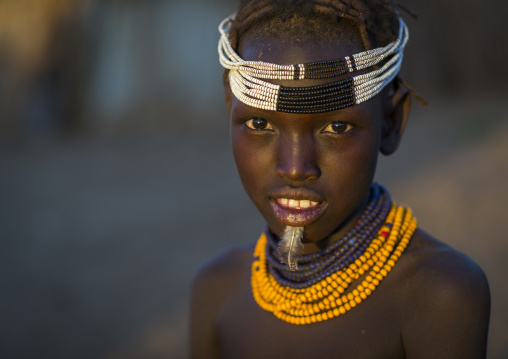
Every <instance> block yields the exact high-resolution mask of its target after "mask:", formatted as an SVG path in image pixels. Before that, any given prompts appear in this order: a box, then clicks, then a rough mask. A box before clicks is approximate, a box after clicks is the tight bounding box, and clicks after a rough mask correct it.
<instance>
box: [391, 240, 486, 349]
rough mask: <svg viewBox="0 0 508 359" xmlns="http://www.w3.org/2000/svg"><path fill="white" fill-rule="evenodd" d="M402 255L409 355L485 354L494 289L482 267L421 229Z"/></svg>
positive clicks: (405, 338) (405, 334)
mask: <svg viewBox="0 0 508 359" xmlns="http://www.w3.org/2000/svg"><path fill="white" fill-rule="evenodd" d="M402 258H404V260H403V261H401V264H402V266H401V267H402V268H401V269H403V273H402V276H403V278H404V279H403V280H402V281H401V282H402V283H404V284H403V287H404V296H406V298H405V299H404V300H403V303H404V304H403V306H405V309H406V313H409V314H408V315H407V317H406V318H405V325H404V327H403V333H402V338H403V341H404V346H405V348H406V350H407V351H408V352H407V354H408V355H407V356H408V357H414V358H420V357H422V358H423V357H439V358H444V357H446V358H484V357H485V351H486V343H487V333H488V325H489V317H490V291H489V285H488V281H487V278H486V276H485V274H484V272H483V270H482V269H481V268H480V267H479V266H478V265H477V264H476V263H475V262H474V261H473V260H472V259H471V258H469V257H468V256H466V255H465V254H463V253H461V252H459V251H457V250H455V249H453V248H452V247H450V246H448V245H446V244H445V243H443V242H441V241H439V240H437V239H435V238H433V237H431V236H430V235H428V234H427V233H425V232H423V231H421V230H418V231H417V232H416V233H415V235H414V237H413V239H412V241H411V244H410V246H409V247H408V249H407V251H406V253H405V254H404V256H403V257H401V259H402ZM409 354H412V355H409Z"/></svg>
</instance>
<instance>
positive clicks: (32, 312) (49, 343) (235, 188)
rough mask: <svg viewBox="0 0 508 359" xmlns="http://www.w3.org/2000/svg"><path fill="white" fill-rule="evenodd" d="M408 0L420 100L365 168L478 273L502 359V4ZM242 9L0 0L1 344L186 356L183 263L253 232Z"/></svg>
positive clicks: (409, 65)
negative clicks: (374, 170) (221, 60)
mask: <svg viewBox="0 0 508 359" xmlns="http://www.w3.org/2000/svg"><path fill="white" fill-rule="evenodd" d="M403 4H404V5H405V6H407V7H408V8H410V9H411V10H413V11H415V12H417V13H418V14H419V21H415V20H413V19H411V18H410V17H408V16H406V22H407V23H408V26H409V28H410V32H411V40H410V42H409V44H408V46H407V51H406V57H405V60H404V61H405V62H404V66H403V71H402V75H403V77H404V79H405V80H406V81H407V82H408V83H410V84H411V85H412V86H413V87H414V88H415V89H416V90H417V92H418V93H419V94H421V95H422V96H423V97H425V98H426V99H427V100H428V101H429V102H430V104H431V106H430V107H428V108H424V107H422V106H420V105H419V104H418V103H417V102H416V101H415V102H414V103H413V110H412V114H411V119H410V123H409V125H408V128H407V131H406V135H405V136H406V137H405V138H404V140H403V143H402V145H401V147H400V149H399V151H398V152H397V153H396V154H395V155H393V156H390V157H388V158H382V159H381V160H380V164H379V169H378V175H377V179H378V180H379V181H380V182H382V183H384V184H385V185H386V186H387V187H388V188H390V190H391V192H392V196H393V197H394V198H396V199H397V200H398V201H399V202H402V203H405V204H409V205H410V206H411V207H412V208H413V210H414V212H415V213H416V216H417V217H418V219H419V222H420V224H421V226H422V227H423V228H425V229H426V230H427V231H428V232H430V233H431V234H433V235H434V236H436V237H438V238H440V239H441V240H444V241H445V242H447V243H449V244H451V245H452V246H454V247H456V248H458V249H459V250H461V251H463V252H465V253H466V254H468V255H469V256H470V257H472V258H473V259H474V260H475V261H476V262H478V263H479V264H480V265H481V266H482V268H483V269H484V270H485V272H486V273H487V276H488V278H489V281H490V285H491V291H492V317H491V331H490V339H489V340H490V342H489V358H492V359H501V358H507V357H508V287H507V285H506V275H507V274H508V261H507V256H508V243H507V240H506V238H507V235H506V221H507V220H508V210H507V209H506V203H507V202H508V185H507V183H508V141H507V140H508V122H507V121H506V120H507V119H508V118H507V116H508V114H507V113H508V112H507V105H506V103H507V99H508V96H507V95H508V90H507V86H506V83H507V81H508V67H507V66H506V64H507V63H508V47H507V46H506V45H507V43H506V36H507V35H508V26H507V23H506V18H508V3H507V2H501V1H496V0H460V1H459V0H426V1H423V0H405V1H404V2H403ZM235 7H236V1H232V0H228V1H226V0H222V1H217V0H215V1H212V0H190V1H182V0H179V1H178V0H166V1H163V0H149V1H146V0H145V1H141V0H74V1H67V0H0V238H1V241H2V242H1V245H2V249H1V250H0V318H1V320H0V323H1V324H0V357H2V358H35V357H37V358H76V359H79V358H107V359H114V358H185V357H186V353H187V347H186V345H187V344H186V332H187V318H188V299H189V288H190V283H191V279H192V277H193V274H194V273H195V271H196V270H197V268H198V266H199V265H200V263H202V262H203V261H204V260H205V259H206V258H208V257H210V256H211V255H213V254H214V253H216V252H218V251H220V250H221V248H224V247H226V246H228V245H230V244H235V243H245V242H251V241H253V240H255V239H257V236H258V234H259V233H260V231H261V230H262V228H263V220H262V219H261V217H260V215H258V213H257V212H256V210H255V208H254V207H253V205H251V203H250V202H249V200H248V198H247V196H246V195H245V194H244V193H243V189H242V188H241V185H240V182H239V180H238V177H237V174H236V171H235V168H234V164H233V160H232V156H231V154H230V148H229V138H228V121H227V115H226V111H225V108H224V105H223V101H222V96H223V95H222V86H221V81H222V70H221V68H220V66H219V64H218V59H217V54H216V46H217V40H218V33H217V30H216V28H217V25H218V23H219V22H220V20H221V19H222V18H224V17H225V16H227V15H229V14H230V13H232V12H234V10H235ZM471 330H474V328H472V329H471Z"/></svg>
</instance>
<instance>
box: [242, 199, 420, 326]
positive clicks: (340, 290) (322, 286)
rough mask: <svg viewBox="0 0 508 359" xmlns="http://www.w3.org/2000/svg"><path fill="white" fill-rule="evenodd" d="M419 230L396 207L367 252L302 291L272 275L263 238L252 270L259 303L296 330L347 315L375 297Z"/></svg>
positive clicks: (301, 287)
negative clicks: (368, 298)
mask: <svg viewBox="0 0 508 359" xmlns="http://www.w3.org/2000/svg"><path fill="white" fill-rule="evenodd" d="M416 227H417V223H416V219H415V218H414V217H413V216H412V212H411V210H410V209H408V208H405V207H403V206H397V205H394V204H391V209H390V210H389V213H388V214H387V215H386V219H385V220H384V223H383V225H382V226H381V228H379V229H378V230H377V234H376V235H375V236H372V237H371V240H370V241H367V242H366V248H365V249H364V250H363V252H362V253H361V254H360V255H358V256H356V257H355V259H354V260H349V261H348V263H349V264H348V265H347V266H340V267H337V268H334V269H333V270H335V269H336V270H335V271H333V270H330V269H328V272H327V273H328V274H327V275H325V276H321V275H319V280H318V281H316V280H311V282H305V283H304V284H303V285H301V284H299V285H298V286H294V285H288V284H287V282H288V279H284V280H283V281H281V278H276V277H275V276H274V275H273V273H274V272H273V271H272V270H271V269H270V268H271V267H272V265H271V261H270V262H269V261H268V260H267V247H268V246H269V245H268V239H267V236H266V235H265V234H262V235H261V237H260V238H259V240H258V242H257V245H256V248H255V251H254V257H255V260H254V262H253V264H252V276H251V285H252V293H253V295H254V299H255V300H256V302H257V303H258V305H259V306H260V307H261V308H263V309H265V310H267V311H269V312H272V313H273V314H274V315H275V316H276V317H277V318H279V319H282V320H284V321H286V322H288V323H291V324H297V325H303V324H311V323H315V322H321V321H324V320H328V319H331V318H334V317H337V316H339V315H341V314H345V313H346V312H347V311H349V310H351V309H352V308H354V307H356V306H357V305H358V304H360V303H361V302H362V301H363V300H365V299H366V298H367V297H368V296H369V295H370V294H372V292H373V291H374V290H375V289H376V288H377V286H378V285H379V284H380V283H381V281H382V280H383V279H384V278H385V277H386V276H387V275H388V273H389V272H390V271H391V270H392V268H393V266H394V265H395V264H396V262H397V260H398V259H399V258H400V256H401V255H402V253H403V252H404V250H405V249H406V247H407V245H408V243H409V241H410V239H411V237H412V235H413V233H414V231H415V230H416ZM268 253H269V252H268ZM339 268H340V269H339ZM325 271H326V270H325ZM314 277H316V276H315V275H314ZM356 280H361V281H358V282H357V283H359V284H358V285H357V286H356V288H354V289H352V288H350V287H351V286H352V284H353V283H355V281H356ZM281 283H283V284H281Z"/></svg>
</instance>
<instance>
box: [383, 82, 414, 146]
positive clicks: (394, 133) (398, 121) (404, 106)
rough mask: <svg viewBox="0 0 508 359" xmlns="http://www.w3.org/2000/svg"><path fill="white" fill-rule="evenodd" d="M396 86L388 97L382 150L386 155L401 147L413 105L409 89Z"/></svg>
mask: <svg viewBox="0 0 508 359" xmlns="http://www.w3.org/2000/svg"><path fill="white" fill-rule="evenodd" d="M395 86H396V88H395V92H394V94H393V95H391V96H389V98H388V105H387V111H386V115H385V118H384V123H383V132H382V135H381V146H380V151H381V153H382V154H384V155H391V154H392V153H393V152H395V150H397V148H398V147H399V143H400V140H401V138H402V134H403V133H404V128H405V127H406V122H407V119H408V116H409V109H410V107H411V98H410V96H409V90H408V89H407V88H406V87H404V86H402V85H400V84H396V85H395Z"/></svg>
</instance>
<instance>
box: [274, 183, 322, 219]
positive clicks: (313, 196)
mask: <svg viewBox="0 0 508 359" xmlns="http://www.w3.org/2000/svg"><path fill="white" fill-rule="evenodd" d="M270 197H271V198H270V205H271V206H272V209H273V211H274V213H275V216H276V218H277V219H278V220H279V222H281V223H282V224H284V225H286V226H292V227H304V226H308V225H309V224H311V223H312V222H314V221H316V220H317V219H318V218H319V217H320V216H321V215H322V214H323V212H324V210H325V208H326V202H325V201H324V200H323V199H322V198H321V196H319V195H318V194H317V193H316V192H314V191H312V190H309V189H307V188H303V187H300V188H290V187H285V188H281V189H280V190H278V191H276V192H274V193H273V194H272V195H271V196H270Z"/></svg>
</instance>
